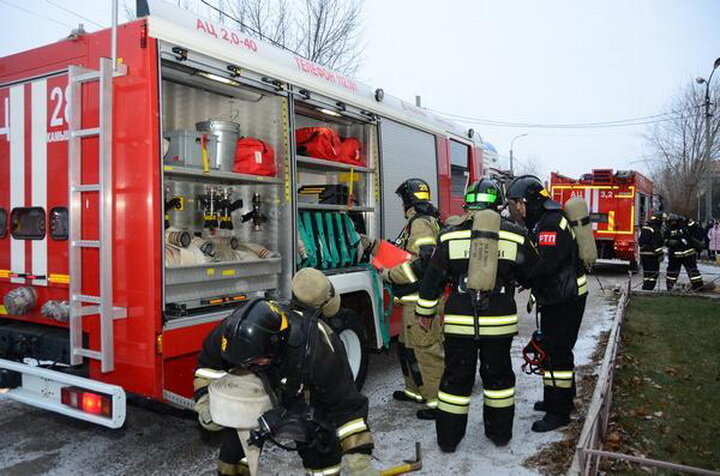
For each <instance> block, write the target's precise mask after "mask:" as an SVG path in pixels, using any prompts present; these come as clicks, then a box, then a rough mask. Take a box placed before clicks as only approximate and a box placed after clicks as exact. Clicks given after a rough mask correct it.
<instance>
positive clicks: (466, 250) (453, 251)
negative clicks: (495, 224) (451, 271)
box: [448, 239, 470, 259]
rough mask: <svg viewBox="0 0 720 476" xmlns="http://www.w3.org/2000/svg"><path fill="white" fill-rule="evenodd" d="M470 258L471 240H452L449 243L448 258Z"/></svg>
mask: <svg viewBox="0 0 720 476" xmlns="http://www.w3.org/2000/svg"><path fill="white" fill-rule="evenodd" d="M468 257H470V239H462V240H452V241H451V242H450V243H448V258H450V259H467V258H468Z"/></svg>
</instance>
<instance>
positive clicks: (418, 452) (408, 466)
mask: <svg viewBox="0 0 720 476" xmlns="http://www.w3.org/2000/svg"><path fill="white" fill-rule="evenodd" d="M421 469H422V448H421V447H420V442H419V441H416V442H415V459H414V460H405V463H404V464H401V465H398V466H393V467H391V468H388V469H383V470H382V471H380V475H381V476H393V475H396V474H405V473H412V472H413V471H420V470H421Z"/></svg>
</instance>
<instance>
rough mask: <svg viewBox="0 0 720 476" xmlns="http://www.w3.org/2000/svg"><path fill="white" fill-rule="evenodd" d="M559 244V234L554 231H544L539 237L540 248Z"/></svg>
mask: <svg viewBox="0 0 720 476" xmlns="http://www.w3.org/2000/svg"><path fill="white" fill-rule="evenodd" d="M556 244H557V233H556V232H554V231H542V232H540V234H539V235H538V246H555V245H556Z"/></svg>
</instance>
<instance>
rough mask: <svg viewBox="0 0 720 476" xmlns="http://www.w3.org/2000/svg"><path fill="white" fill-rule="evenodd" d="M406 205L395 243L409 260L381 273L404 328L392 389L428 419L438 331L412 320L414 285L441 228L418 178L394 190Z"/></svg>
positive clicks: (439, 357) (437, 366)
mask: <svg viewBox="0 0 720 476" xmlns="http://www.w3.org/2000/svg"><path fill="white" fill-rule="evenodd" d="M395 193H396V194H398V195H399V196H400V198H401V199H402V203H403V208H404V209H405V217H406V218H407V224H406V225H405V227H404V228H403V230H402V232H401V233H400V235H399V236H398V238H397V239H396V240H395V244H396V245H397V246H398V247H400V248H402V249H403V250H405V251H408V252H409V253H410V254H411V257H410V260H409V261H407V262H405V263H403V264H402V265H400V266H397V267H395V268H392V269H389V270H385V271H384V272H383V276H384V279H385V280H386V281H388V282H390V283H391V285H392V289H393V294H395V298H396V302H399V303H400V305H401V306H402V328H401V330H400V336H399V338H398V354H399V359H400V367H401V370H402V373H403V377H404V379H405V389H404V390H396V391H395V392H393V398H394V399H396V400H401V401H410V402H417V403H425V405H426V408H422V409H419V410H418V411H417V417H418V418H420V419H423V420H432V419H434V418H435V416H436V414H437V412H436V407H437V391H438V386H439V385H440V377H441V376H442V372H443V351H442V333H441V331H440V324H439V323H438V322H435V323H434V324H433V325H432V326H431V327H430V328H429V329H422V328H421V327H420V325H419V324H418V322H417V319H415V304H416V302H417V299H418V294H417V291H418V287H419V285H420V280H421V279H422V277H423V273H424V271H425V268H426V266H427V262H428V261H429V259H430V256H432V253H433V250H434V249H435V245H436V243H437V236H438V233H439V231H440V222H439V220H438V216H439V214H438V211H437V209H436V208H435V206H434V205H433V204H432V203H431V202H430V187H429V186H428V184H427V183H426V182H425V181H424V180H421V179H418V178H411V179H408V180H406V181H404V182H403V183H402V184H400V186H399V187H398V188H397V190H396V191H395Z"/></svg>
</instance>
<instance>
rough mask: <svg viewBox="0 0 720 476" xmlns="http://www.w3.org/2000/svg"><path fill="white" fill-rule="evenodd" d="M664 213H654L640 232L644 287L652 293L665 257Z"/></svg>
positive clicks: (639, 242) (639, 240)
mask: <svg viewBox="0 0 720 476" xmlns="http://www.w3.org/2000/svg"><path fill="white" fill-rule="evenodd" d="M664 215H665V214H664V213H661V212H657V213H654V214H653V215H652V216H651V217H650V219H649V220H648V222H647V224H646V225H645V226H643V227H642V229H641V230H640V237H639V238H638V245H640V262H641V263H642V268H643V285H642V288H643V289H644V290H646V291H652V290H653V289H655V285H656V284H657V279H658V276H659V275H660V261H662V257H663V230H662V228H663V221H664Z"/></svg>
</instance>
